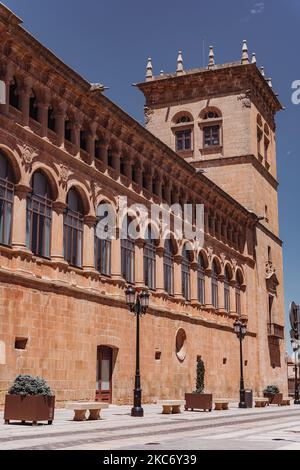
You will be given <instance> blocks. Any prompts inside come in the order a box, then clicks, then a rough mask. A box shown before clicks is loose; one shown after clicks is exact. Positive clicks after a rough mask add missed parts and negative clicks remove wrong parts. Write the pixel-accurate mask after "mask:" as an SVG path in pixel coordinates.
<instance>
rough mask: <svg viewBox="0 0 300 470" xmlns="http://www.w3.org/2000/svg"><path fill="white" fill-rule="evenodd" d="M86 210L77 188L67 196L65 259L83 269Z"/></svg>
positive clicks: (71, 190)
mask: <svg viewBox="0 0 300 470" xmlns="http://www.w3.org/2000/svg"><path fill="white" fill-rule="evenodd" d="M83 227H84V210H83V204H82V200H81V197H80V195H79V193H78V191H77V190H76V189H75V188H72V189H70V191H69V192H68V196H67V209H66V211H65V214H64V258H65V260H66V261H67V262H68V263H69V264H71V265H72V266H76V267H82V251H83V243H82V241H83Z"/></svg>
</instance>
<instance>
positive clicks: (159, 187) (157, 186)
mask: <svg viewBox="0 0 300 470" xmlns="http://www.w3.org/2000/svg"><path fill="white" fill-rule="evenodd" d="M154 185H155V192H156V195H157V197H158V198H159V200H161V199H162V179H161V177H160V176H157V177H156V178H155V179H154Z"/></svg>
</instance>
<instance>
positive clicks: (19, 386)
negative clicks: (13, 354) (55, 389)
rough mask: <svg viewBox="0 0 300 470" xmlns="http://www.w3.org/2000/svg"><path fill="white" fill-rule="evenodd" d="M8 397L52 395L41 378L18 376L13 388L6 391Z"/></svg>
mask: <svg viewBox="0 0 300 470" xmlns="http://www.w3.org/2000/svg"><path fill="white" fill-rule="evenodd" d="M8 393H9V395H24V396H27V395H44V396H47V397H51V396H52V395H53V394H52V392H51V389H50V387H49V385H48V384H47V382H46V381H45V380H44V379H42V378H41V377H32V376H31V375H18V377H17V378H16V379H15V381H14V384H13V386H12V387H11V388H10V390H9V391H8Z"/></svg>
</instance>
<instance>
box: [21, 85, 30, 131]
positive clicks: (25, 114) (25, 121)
mask: <svg viewBox="0 0 300 470" xmlns="http://www.w3.org/2000/svg"><path fill="white" fill-rule="evenodd" d="M30 94H31V86H30V85H29V84H28V83H24V84H23V86H22V88H21V95H20V98H21V110H22V125H23V126H24V127H29V99H30Z"/></svg>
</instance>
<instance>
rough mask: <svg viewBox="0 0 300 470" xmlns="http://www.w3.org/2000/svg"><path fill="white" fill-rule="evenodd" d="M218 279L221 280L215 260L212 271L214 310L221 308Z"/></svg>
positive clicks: (212, 301)
mask: <svg viewBox="0 0 300 470" xmlns="http://www.w3.org/2000/svg"><path fill="white" fill-rule="evenodd" d="M218 278H219V267H218V265H217V262H216V261H215V260H213V262H212V270H211V303H212V305H213V307H214V308H216V309H217V308H218V307H219V299H218V294H219V288H218Z"/></svg>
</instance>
